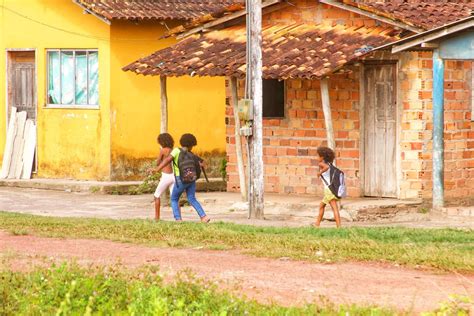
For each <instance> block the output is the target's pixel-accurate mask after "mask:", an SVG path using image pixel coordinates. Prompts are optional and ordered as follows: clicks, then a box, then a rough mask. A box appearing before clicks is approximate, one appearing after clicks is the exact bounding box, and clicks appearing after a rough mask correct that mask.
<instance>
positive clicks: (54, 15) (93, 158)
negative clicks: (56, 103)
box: [0, 0, 110, 179]
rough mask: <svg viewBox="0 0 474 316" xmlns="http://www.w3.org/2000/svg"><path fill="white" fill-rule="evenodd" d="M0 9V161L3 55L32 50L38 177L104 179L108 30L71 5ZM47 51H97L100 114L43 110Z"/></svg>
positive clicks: (40, 1) (46, 0)
mask: <svg viewBox="0 0 474 316" xmlns="http://www.w3.org/2000/svg"><path fill="white" fill-rule="evenodd" d="M0 4H1V5H2V6H3V7H2V8H0V10H1V16H0V23H1V24H0V29H1V37H2V41H1V42H0V50H1V52H0V54H1V58H0V108H1V111H0V126H1V129H0V153H1V155H3V149H4V145H5V134H6V133H5V125H6V123H5V119H6V118H5V116H6V115H5V109H6V104H5V80H6V71H5V66H4V65H5V58H6V54H5V49H18V48H34V49H35V50H36V60H37V79H38V80H37V95H38V161H39V173H38V176H39V177H58V178H76V179H107V178H109V175H110V120H109V105H110V98H109V95H110V93H109V91H110V87H109V82H110V77H109V73H110V69H109V67H110V63H109V60H110V51H109V48H110V43H109V36H110V34H109V33H110V29H109V27H108V25H106V24H105V23H103V22H101V21H99V20H98V19H97V18H95V17H93V16H90V15H84V14H83V13H82V10H81V9H80V8H79V7H78V6H77V5H75V4H73V3H72V1H59V0H0ZM12 11H14V12H12ZM20 15H22V16H20ZM45 24H46V25H45ZM55 28H60V29H62V30H57V29H55ZM74 33H79V34H74ZM48 48H97V49H98V50H99V94H100V101H99V102H100V110H78V109H53V108H46V92H45V91H46V87H45V85H46V71H47V70H46V50H47V49H48Z"/></svg>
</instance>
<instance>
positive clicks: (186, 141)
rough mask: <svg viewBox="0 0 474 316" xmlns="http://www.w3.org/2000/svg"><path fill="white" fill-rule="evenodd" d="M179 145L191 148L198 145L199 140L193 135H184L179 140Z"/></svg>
mask: <svg viewBox="0 0 474 316" xmlns="http://www.w3.org/2000/svg"><path fill="white" fill-rule="evenodd" d="M179 143H180V144H181V146H182V147H187V148H190V147H194V146H196V145H197V139H196V136H194V135H193V134H183V136H181V139H180V140H179Z"/></svg>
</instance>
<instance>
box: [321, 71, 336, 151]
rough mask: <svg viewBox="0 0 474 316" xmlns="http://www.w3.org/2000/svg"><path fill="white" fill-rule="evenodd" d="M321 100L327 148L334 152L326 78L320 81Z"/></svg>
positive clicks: (334, 145) (334, 142) (334, 143)
mask: <svg viewBox="0 0 474 316" xmlns="http://www.w3.org/2000/svg"><path fill="white" fill-rule="evenodd" d="M321 100H322V103H323V113H324V122H325V124H326V136H327V141H328V147H329V148H331V149H332V150H335V149H336V141H335V140H334V129H333V127H332V115H331V103H330V100H329V83H328V78H327V77H326V78H323V79H321Z"/></svg>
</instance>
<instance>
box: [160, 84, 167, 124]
mask: <svg viewBox="0 0 474 316" xmlns="http://www.w3.org/2000/svg"><path fill="white" fill-rule="evenodd" d="M160 89H161V126H160V132H161V133H167V132H168V91H167V88H166V76H160Z"/></svg>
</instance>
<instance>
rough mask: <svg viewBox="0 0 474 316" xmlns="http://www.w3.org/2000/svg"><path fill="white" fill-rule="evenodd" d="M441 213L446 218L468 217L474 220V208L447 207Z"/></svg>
mask: <svg viewBox="0 0 474 316" xmlns="http://www.w3.org/2000/svg"><path fill="white" fill-rule="evenodd" d="M441 212H442V214H444V215H446V216H454V217H468V218H473V219H474V206H463V207H459V206H457V207H445V208H443V209H442V210H441Z"/></svg>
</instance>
